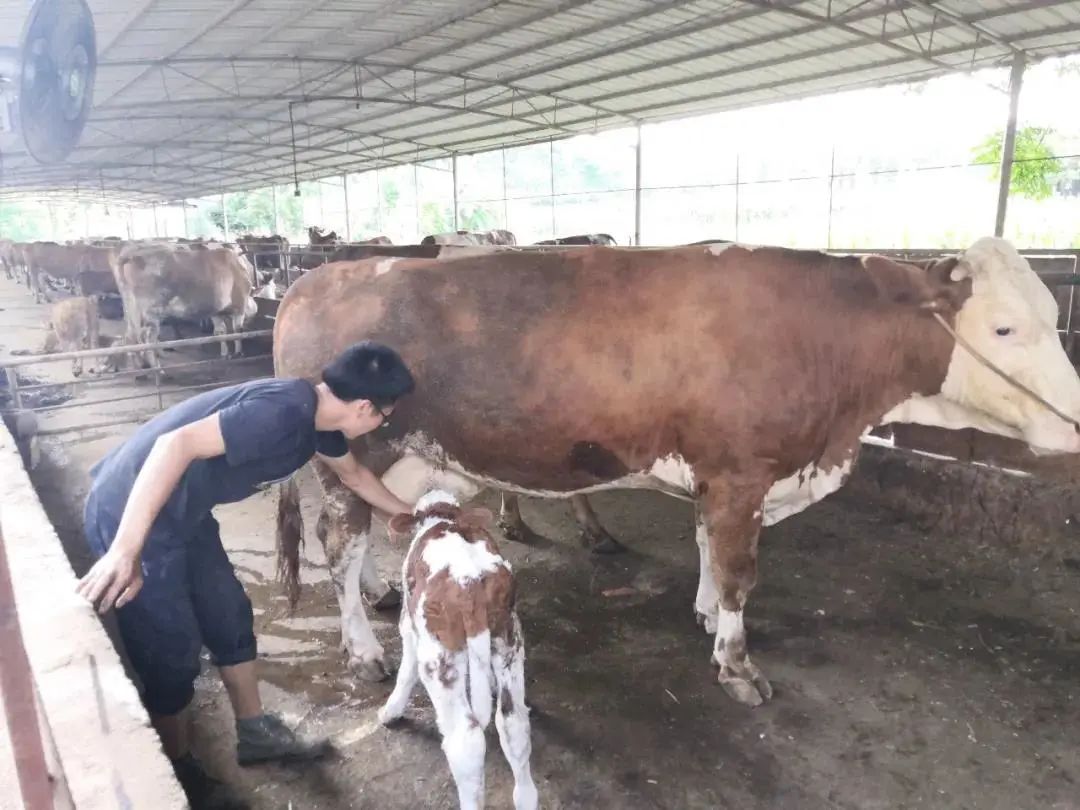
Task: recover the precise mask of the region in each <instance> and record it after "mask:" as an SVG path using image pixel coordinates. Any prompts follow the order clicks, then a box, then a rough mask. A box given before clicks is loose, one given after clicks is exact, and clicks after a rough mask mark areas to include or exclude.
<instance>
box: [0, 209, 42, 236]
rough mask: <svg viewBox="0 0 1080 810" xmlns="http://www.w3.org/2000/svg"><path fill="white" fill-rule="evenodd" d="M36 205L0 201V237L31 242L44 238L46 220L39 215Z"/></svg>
mask: <svg viewBox="0 0 1080 810" xmlns="http://www.w3.org/2000/svg"><path fill="white" fill-rule="evenodd" d="M36 209H37V206H34V207H31V205H30V204H28V203H21V202H6V201H5V202H0V239H12V240H14V241H16V242H33V241H35V240H38V239H45V238H46V236H47V233H46V232H47V231H48V220H47V219H46V218H44V217H41V216H39V215H38V214H39V211H38V210H36Z"/></svg>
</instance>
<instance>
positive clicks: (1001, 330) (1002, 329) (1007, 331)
mask: <svg viewBox="0 0 1080 810" xmlns="http://www.w3.org/2000/svg"><path fill="white" fill-rule="evenodd" d="M994 331H996V332H997V335H998V337H1008V336H1009V335H1011V334H1012V333H1013V330H1012V327H1011V326H999V327H998V328H997V329H996V330H994Z"/></svg>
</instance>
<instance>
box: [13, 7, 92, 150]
mask: <svg viewBox="0 0 1080 810" xmlns="http://www.w3.org/2000/svg"><path fill="white" fill-rule="evenodd" d="M96 72H97V40H96V36H95V33H94V16H93V14H91V12H90V7H89V6H87V4H86V0H35V2H34V4H33V6H32V7H31V9H30V13H29V16H28V17H27V20H26V23H25V25H24V26H23V31H22V37H21V39H20V40H19V47H18V48H0V130H5V129H6V130H8V131H11V132H21V134H22V139H23V142H24V143H25V144H26V150H27V151H28V152H29V153H30V154H31V155H32V156H33V157H34V159H35V160H37V161H38V162H39V163H59V162H61V161H63V160H64V159H65V158H66V157H67V156H68V155H69V154H71V150H72V149H74V148H75V146H76V144H77V143H78V142H79V136H80V135H81V134H82V131H83V127H84V126H85V125H86V119H87V117H88V116H89V114H90V107H91V105H92V102H93V95H94V75H95V73H96Z"/></svg>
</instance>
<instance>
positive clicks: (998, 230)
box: [994, 53, 1027, 236]
mask: <svg viewBox="0 0 1080 810" xmlns="http://www.w3.org/2000/svg"><path fill="white" fill-rule="evenodd" d="M1026 66H1027V60H1026V59H1025V58H1024V54H1022V53H1018V54H1016V56H1014V57H1013V63H1012V72H1011V73H1010V74H1009V120H1008V122H1007V123H1006V124H1005V143H1004V144H1002V147H1001V183H1000V185H999V186H998V203H997V218H996V219H995V220H994V236H1002V235H1004V233H1005V212H1006V210H1007V208H1008V205H1009V185H1010V184H1011V183H1012V168H1013V159H1014V157H1015V156H1016V111H1017V109H1018V108H1019V106H1020V87H1021V86H1022V85H1023V83H1024V68H1025V67H1026Z"/></svg>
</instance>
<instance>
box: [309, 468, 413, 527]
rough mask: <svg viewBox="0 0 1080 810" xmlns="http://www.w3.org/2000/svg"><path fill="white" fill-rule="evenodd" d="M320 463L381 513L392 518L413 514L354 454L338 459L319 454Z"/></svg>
mask: <svg viewBox="0 0 1080 810" xmlns="http://www.w3.org/2000/svg"><path fill="white" fill-rule="evenodd" d="M319 461H321V462H323V463H324V464H326V466H327V467H329V468H330V469H331V470H333V471H334V473H335V474H336V475H337V477H338V478H340V479H341V483H343V484H344V485H345V486H347V487H348V488H349V489H351V490H352V491H353V492H355V493H356V494H357V495H359V496H360V497H361V498H363V499H364V500H365V501H367V502H368V503H369V504H371V505H372V506H374V507H375V508H376V509H378V510H379V511H380V512H383V513H385V514H387V515H389V516H390V517H393V516H394V515H397V514H399V513H401V512H412V506H411V505H410V504H407V503H405V502H404V501H403V500H401V499H400V498H398V497H397V496H396V495H394V493H392V492H391V491H390V490H388V489H387V488H386V485H385V484H383V482H382V481H380V480H379V478H378V476H377V475H375V473H373V472H372V471H371V470H369V469H368V468H367V467H365V466H363V465H362V464H361V463H360V462H359V461H357V460H356V457H355V456H354V455H353V454H352V453H346V454H345V455H343V456H339V457H336V458H335V457H332V456H324V455H322V454H319Z"/></svg>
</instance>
